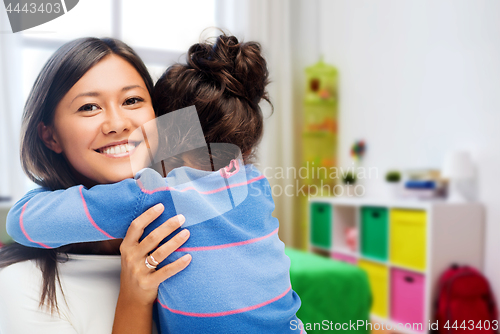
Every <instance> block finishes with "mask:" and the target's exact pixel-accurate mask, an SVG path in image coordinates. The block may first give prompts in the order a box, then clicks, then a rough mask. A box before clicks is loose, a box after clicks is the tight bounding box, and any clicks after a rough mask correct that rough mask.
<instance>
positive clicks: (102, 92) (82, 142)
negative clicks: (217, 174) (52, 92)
mask: <svg viewBox="0 0 500 334" xmlns="http://www.w3.org/2000/svg"><path fill="white" fill-rule="evenodd" d="M154 118H155V114H154V111H153V105H152V102H151V97H150V95H149V92H148V90H147V87H146V85H145V84H144V80H143V79H142V77H141V76H140V75H139V73H138V72H137V70H136V69H135V68H134V67H133V66H132V65H131V64H130V63H128V62H127V61H126V60H124V59H123V58H121V57H119V56H116V55H113V54H112V55H109V56H106V57H105V58H103V59H102V60H101V61H99V62H98V63H97V64H96V65H95V66H93V67H92V68H91V69H90V70H89V71H88V72H87V73H85V75H84V76H83V77H82V78H81V79H80V80H78V82H77V83H76V84H75V85H74V86H73V87H71V89H70V90H69V91H68V93H67V94H66V95H65V96H64V97H63V99H62V100H61V101H60V102H59V104H58V105H57V108H56V111H55V115H54V122H53V126H50V127H45V126H42V129H41V132H40V133H41V136H42V138H43V140H44V142H45V143H46V145H47V146H48V147H49V148H50V149H52V150H53V151H55V152H56V153H62V154H64V156H65V157H66V159H67V161H68V162H69V164H70V165H71V166H72V168H73V172H74V173H75V176H76V177H77V179H78V181H80V182H81V183H82V184H84V185H86V186H88V187H90V186H93V185H95V184H101V183H113V182H118V181H121V180H124V179H126V178H130V177H133V173H132V168H131V162H130V159H131V158H133V159H134V160H135V159H137V160H141V161H147V160H148V152H147V149H146V145H145V143H144V142H140V141H138V142H135V143H132V145H131V144H130V143H129V141H128V139H129V136H130V135H131V134H132V132H133V131H134V130H135V129H137V128H138V127H140V126H141V125H143V124H144V123H146V122H148V121H150V120H153V119H154ZM134 144H135V145H134ZM134 146H136V147H135V148H134ZM144 167H146V166H144Z"/></svg>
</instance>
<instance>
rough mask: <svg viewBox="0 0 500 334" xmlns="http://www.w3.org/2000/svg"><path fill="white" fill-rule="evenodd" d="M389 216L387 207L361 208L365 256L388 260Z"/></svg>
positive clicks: (362, 246) (363, 251)
mask: <svg viewBox="0 0 500 334" xmlns="http://www.w3.org/2000/svg"><path fill="white" fill-rule="evenodd" d="M388 216H389V215H388V210H387V209H386V208H381V207H362V208H361V254H362V255H363V256H366V257H370V258H373V259H377V260H379V261H387V257H388V228H389V227H388V226H389V219H388Z"/></svg>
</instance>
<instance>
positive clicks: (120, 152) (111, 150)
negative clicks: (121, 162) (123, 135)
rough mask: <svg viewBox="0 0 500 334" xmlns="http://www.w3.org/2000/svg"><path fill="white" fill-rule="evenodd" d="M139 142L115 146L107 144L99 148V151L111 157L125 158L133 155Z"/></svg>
mask: <svg viewBox="0 0 500 334" xmlns="http://www.w3.org/2000/svg"><path fill="white" fill-rule="evenodd" d="M137 145H138V144H136V143H130V142H129V143H125V144H118V145H113V146H106V147H104V148H101V149H99V150H97V151H98V152H99V153H101V154H104V155H105V156H107V157H110V158H123V157H128V156H130V155H132V154H133V153H134V151H135V149H136V147H137Z"/></svg>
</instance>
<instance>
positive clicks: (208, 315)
mask: <svg viewBox="0 0 500 334" xmlns="http://www.w3.org/2000/svg"><path fill="white" fill-rule="evenodd" d="M291 289H292V287H291V286H289V287H288V289H286V291H285V292H283V293H281V294H280V295H278V296H276V297H274V298H272V299H269V300H267V301H265V302H263V303H260V304H257V305H253V306H248V307H243V308H240V309H236V310H231V311H224V312H214V313H196V312H184V311H179V310H174V309H171V308H170V307H168V306H167V305H164V304H162V303H161V302H160V299H159V298H157V299H156V301H157V302H158V303H159V304H160V305H161V307H163V308H165V309H167V310H169V311H170V312H172V313H177V314H181V315H186V316H188V317H198V318H211V317H223V316H226V315H232V314H238V313H243V312H248V311H252V310H255V309H258V308H260V307H263V306H266V305H268V304H271V303H272V302H275V301H277V300H278V299H280V298H283V297H284V296H285V295H286V294H287V293H288V291H290V290H291Z"/></svg>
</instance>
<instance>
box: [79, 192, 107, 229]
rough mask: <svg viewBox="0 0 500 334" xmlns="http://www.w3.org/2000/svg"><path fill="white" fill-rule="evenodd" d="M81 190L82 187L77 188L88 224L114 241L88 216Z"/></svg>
mask: <svg viewBox="0 0 500 334" xmlns="http://www.w3.org/2000/svg"><path fill="white" fill-rule="evenodd" d="M82 188H83V186H80V188H78V190H80V196H81V197H82V204H83V209H84V210H85V214H86V215H87V218H88V220H89V221H90V223H91V224H92V226H94V227H95V228H96V229H97V230H98V231H99V232H101V233H102V234H104V235H105V236H107V237H108V238H110V239H114V238H113V237H112V236H111V235H109V234H108V233H106V231H104V230H103V229H102V228H100V227H99V226H98V225H97V224H96V223H95V221H94V219H92V216H91V215H90V212H89V209H88V208H87V203H86V202H85V198H83V192H82Z"/></svg>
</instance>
